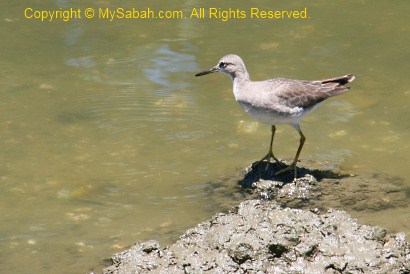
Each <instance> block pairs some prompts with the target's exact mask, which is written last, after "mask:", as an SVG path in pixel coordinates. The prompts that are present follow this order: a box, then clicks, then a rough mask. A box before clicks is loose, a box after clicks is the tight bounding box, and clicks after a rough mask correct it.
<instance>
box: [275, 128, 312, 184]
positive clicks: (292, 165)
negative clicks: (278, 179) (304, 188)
mask: <svg viewBox="0 0 410 274" xmlns="http://www.w3.org/2000/svg"><path fill="white" fill-rule="evenodd" d="M295 128H296V130H297V131H298V132H299V135H300V140H299V147H298V151H297V152H296V156H295V159H293V162H292V163H291V164H290V165H289V166H288V167H286V168H284V169H282V170H279V171H278V172H276V173H275V175H279V174H282V173H284V172H286V171H289V170H292V169H293V179H296V177H297V172H296V163H297V162H298V159H299V155H300V152H301V151H302V147H303V144H304V143H305V140H306V137H305V135H303V133H302V130H301V129H300V126H299V125H296V126H295Z"/></svg>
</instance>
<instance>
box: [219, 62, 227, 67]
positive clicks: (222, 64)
mask: <svg viewBox="0 0 410 274" xmlns="http://www.w3.org/2000/svg"><path fill="white" fill-rule="evenodd" d="M227 65H228V64H227V63H225V62H220V63H219V67H220V68H225V67H226V66H227Z"/></svg>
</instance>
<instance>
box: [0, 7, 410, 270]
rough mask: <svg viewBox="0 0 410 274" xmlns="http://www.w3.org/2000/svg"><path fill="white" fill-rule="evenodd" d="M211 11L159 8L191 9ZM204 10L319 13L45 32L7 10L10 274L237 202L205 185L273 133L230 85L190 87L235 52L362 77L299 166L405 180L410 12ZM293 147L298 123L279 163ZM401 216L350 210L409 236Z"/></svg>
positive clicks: (94, 258) (5, 177) (250, 62)
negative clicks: (307, 161) (315, 164)
mask: <svg viewBox="0 0 410 274" xmlns="http://www.w3.org/2000/svg"><path fill="white" fill-rule="evenodd" d="M202 4H203V3H201V2H195V1H191V2H188V3H187V4H185V5H182V4H178V5H177V4H162V5H163V6H159V4H155V5H156V6H155V5H153V6H152V5H151V6H150V8H151V9H156V10H160V9H161V10H164V9H168V10H184V11H187V12H188V11H191V10H192V8H193V7H201V5H202ZM206 5H207V6H206V7H216V8H221V9H229V8H234V9H243V10H247V9H249V8H252V7H258V8H260V9H289V10H302V9H304V8H305V7H307V11H308V14H309V16H310V18H309V19H303V20H302V19H287V20H256V19H249V18H248V19H237V20H233V19H230V20H227V21H223V20H220V19H215V18H214V19H203V20H190V19H184V20H182V19H179V20H177V19H174V20H159V19H150V20H142V19H141V20H125V19H124V20H113V21H109V20H103V19H101V20H97V19H92V20H91V19H90V20H85V19H84V18H82V19H77V20H69V21H67V22H64V21H62V20H54V21H52V22H41V21H40V20H37V19H33V18H31V19H27V18H25V17H24V10H25V9H26V8H27V7H28V6H27V5H26V4H22V3H21V4H20V3H14V2H13V3H2V4H1V6H2V8H1V12H0V14H1V18H0V19H1V21H2V24H0V33H1V35H2V42H1V45H2V46H1V47H2V50H1V51H0V72H1V74H0V77H1V81H0V98H1V100H0V105H1V108H0V117H1V118H0V144H1V145H0V157H1V160H0V183H1V189H2V191H1V192H0V216H1V223H2V225H1V226H0V235H1V236H0V250H1V251H0V254H1V256H2V263H1V264H2V267H1V269H2V270H6V269H7V272H8V273H10V272H13V273H28V272H31V273H33V272H36V273H41V272H49V273H56V272H59V273H79V272H84V271H90V270H96V271H98V270H99V269H101V268H102V265H103V259H104V258H108V257H110V255H111V254H112V253H115V252H117V251H120V250H122V249H123V248H125V247H126V246H127V245H129V244H131V243H133V242H136V241H142V240H145V239H149V238H155V239H157V240H159V241H161V243H163V244H166V243H169V242H171V241H172V240H174V239H175V238H176V237H177V235H178V234H181V233H182V232H183V231H184V230H185V229H186V228H188V227H191V226H193V225H195V224H196V223H198V222H200V221H202V220H204V219H206V218H208V217H210V216H211V215H212V214H214V213H215V212H218V211H221V210H224V209H226V208H227V207H229V206H230V205H233V204H235V202H236V199H235V198H233V197H232V196H231V195H230V194H231V193H232V192H233V191H237V190H236V189H235V186H232V189H231V188H230V189H226V188H223V189H222V193H226V197H225V200H223V199H222V202H221V199H218V201H216V200H215V199H214V197H213V194H214V193H215V191H216V190H215V189H214V185H213V184H212V183H211V182H215V181H216V180H218V178H221V177H223V176H226V175H233V174H236V173H237V172H238V169H240V168H241V167H244V166H246V165H248V164H249V163H252V162H253V161H255V160H256V159H259V158H260V157H261V156H263V155H264V154H265V153H266V150H267V148H268V141H269V134H270V131H269V127H268V126H266V125H262V124H258V123H256V122H254V121H253V120H252V119H251V118H250V117H248V116H247V115H246V114H244V113H242V111H241V109H240V108H239V106H238V105H237V104H236V102H234V100H233V95H232V87H231V83H230V80H229V79H227V78H226V77H224V76H222V75H216V74H215V75H208V76H206V78H205V76H204V77H203V78H195V77H193V74H194V73H196V72H198V71H200V70H203V69H207V68H209V67H211V66H213V65H215V64H216V62H217V61H218V59H219V58H220V57H221V56H223V55H225V54H227V53H236V54H238V55H241V56H242V57H243V59H244V61H245V63H246V64H247V68H248V70H249V72H250V74H251V77H252V78H253V79H255V80H258V79H266V78H271V77H292V78H302V79H316V78H327V77H333V76H338V75H343V74H346V73H353V74H355V75H356V76H357V80H355V82H354V83H352V85H351V86H352V90H351V91H350V92H349V93H347V94H345V95H343V96H340V97H337V98H333V99H331V100H329V101H328V102H326V103H325V104H323V105H322V106H321V108H319V109H318V110H317V111H315V112H314V113H312V114H311V115H309V116H307V117H306V118H305V119H304V121H303V123H302V129H303V131H304V133H305V135H306V136H307V142H306V144H305V148H304V150H303V152H302V157H301V160H302V161H303V158H311V159H316V160H320V161H326V162H328V163H329V164H331V165H339V166H340V167H341V169H342V170H343V171H345V172H348V173H360V172H361V171H364V170H365V171H366V172H368V171H371V172H385V173H389V174H393V175H397V176H400V177H404V178H407V177H408V175H409V172H408V163H409V160H410V156H409V155H410V147H409V142H408V140H409V139H410V126H409V120H408V119H407V117H410V110H409V108H408V106H409V102H410V90H409V88H408V87H409V85H408V75H407V73H406V72H408V71H409V63H408V62H407V60H408V58H409V51H408V44H409V42H410V41H409V39H410V38H409V37H410V35H409V32H410V30H409V26H408V24H407V22H406V20H405V18H406V17H405V16H406V14H403V13H404V12H405V11H406V9H408V3H407V2H402V3H395V5H394V6H393V5H391V4H390V3H388V2H387V1H380V2H377V3H374V2H372V3H370V2H368V1H361V2H360V3H357V1H347V2H346V1H345V2H344V3H343V4H342V3H336V2H334V3H331V4H329V2H328V1H316V2H315V3H312V4H309V5H307V6H303V5H299V4H282V5H278V6H271V5H268V4H260V3H256V2H255V3H253V2H247V3H246V4H245V3H240V4H238V3H237V2H235V1H232V2H229V1H228V2H226V3H223V4H220V3H214V5H213V4H211V3H207V4H206ZM142 6H143V7H139V8H141V9H142V8H147V7H148V6H147V5H146V4H145V3H144V4H143V5H142ZM30 7H31V8H33V10H44V9H54V10H55V9H57V10H59V9H60V8H62V9H69V8H71V7H73V8H76V9H82V10H83V11H84V10H85V9H86V8H87V7H88V6H87V5H86V4H84V2H83V1H42V2H41V3H40V2H38V3H33V4H31V5H30ZM92 7H93V8H95V9H98V8H99V7H104V8H105V7H110V8H117V7H124V8H132V7H133V6H132V5H131V4H125V3H122V4H121V3H115V4H114V3H106V2H97V3H93V5H92ZM297 144H298V135H297V133H296V132H295V131H294V130H293V129H291V128H290V127H288V126H281V127H278V131H277V135H276V140H275V151H276V155H277V156H279V157H284V158H291V157H293V155H294V153H295V150H296V146H297ZM406 184H407V185H408V186H410V181H409V180H408V179H406ZM222 196H223V195H222ZM408 212H410V210H408V209H403V208H400V209H390V210H389V211H385V212H377V213H372V214H363V213H360V212H356V213H355V212H351V213H353V214H356V216H358V217H360V218H361V220H363V222H366V223H370V224H380V225H383V226H386V227H387V228H388V229H389V230H390V231H392V232H393V231H405V232H407V233H409V232H410V215H409V213H408ZM392 216H394V217H395V218H394V220H393V219H392ZM67 266H70V267H69V268H68V269H67V270H62V269H65V268H66V267H67Z"/></svg>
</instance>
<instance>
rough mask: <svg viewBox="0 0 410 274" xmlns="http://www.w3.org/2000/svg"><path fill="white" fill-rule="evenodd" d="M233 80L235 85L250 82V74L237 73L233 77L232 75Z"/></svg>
mask: <svg viewBox="0 0 410 274" xmlns="http://www.w3.org/2000/svg"><path fill="white" fill-rule="evenodd" d="M231 78H232V81H233V82H234V84H239V83H245V82H249V81H250V79H249V73H248V72H247V71H246V70H245V71H241V72H240V73H238V72H237V73H235V74H233V75H232V74H231Z"/></svg>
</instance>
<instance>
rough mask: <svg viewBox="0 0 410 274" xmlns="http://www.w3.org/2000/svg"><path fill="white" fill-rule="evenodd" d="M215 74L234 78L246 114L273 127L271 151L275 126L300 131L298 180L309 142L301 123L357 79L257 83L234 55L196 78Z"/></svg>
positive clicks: (344, 77)
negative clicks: (301, 152) (288, 127)
mask: <svg viewBox="0 0 410 274" xmlns="http://www.w3.org/2000/svg"><path fill="white" fill-rule="evenodd" d="M212 72H222V73H224V74H226V75H228V76H230V78H231V79H232V81H233V92H234V95H235V99H236V101H237V102H238V103H239V104H240V105H241V106H242V108H243V109H244V110H245V112H247V113H249V114H250V115H251V116H252V117H254V118H255V119H256V120H258V121H260V122H262V123H265V124H269V125H272V139H271V148H272V141H273V135H274V132H275V125H278V124H289V125H292V126H293V127H294V128H296V130H297V131H298V132H299V134H300V136H301V141H300V145H299V148H298V152H297V155H296V157H295V160H294V163H293V165H294V168H295V177H296V161H297V158H298V157H299V153H300V150H301V149H302V146H303V143H304V139H305V137H304V136H303V133H302V131H301V130H300V126H299V123H300V120H301V119H302V118H303V117H304V115H306V114H307V113H309V112H311V111H312V110H314V109H315V108H316V107H317V106H319V105H320V103H321V102H323V101H324V100H326V99H327V98H330V97H333V96H336V95H340V94H343V93H345V92H346V91H348V90H349V87H346V86H345V85H346V84H348V83H350V82H352V81H353V80H354V78H355V77H354V76H353V75H351V74H347V75H344V76H341V77H336V78H331V79H325V80H316V81H307V80H293V79H286V78H274V79H270V80H265V81H255V82H254V81H251V80H250V77H249V73H248V71H247V70H246V67H245V64H244V62H243V61H242V59H241V57H239V56H237V55H234V54H229V55H226V56H224V57H222V58H221V59H220V60H219V62H218V64H217V65H216V66H215V67H213V68H211V69H209V70H207V71H203V72H199V73H197V74H195V76H202V75H206V74H209V73H212ZM268 156H269V157H273V158H274V159H275V160H277V159H276V158H275V157H274V156H273V153H272V152H270V153H268V155H267V156H266V157H268Z"/></svg>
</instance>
